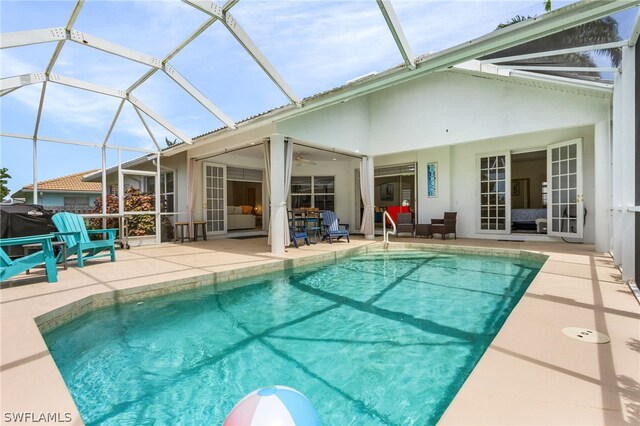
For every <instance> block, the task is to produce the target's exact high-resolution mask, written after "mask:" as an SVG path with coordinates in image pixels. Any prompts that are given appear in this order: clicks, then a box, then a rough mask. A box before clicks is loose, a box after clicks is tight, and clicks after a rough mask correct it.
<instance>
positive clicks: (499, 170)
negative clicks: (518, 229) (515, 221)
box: [477, 152, 511, 234]
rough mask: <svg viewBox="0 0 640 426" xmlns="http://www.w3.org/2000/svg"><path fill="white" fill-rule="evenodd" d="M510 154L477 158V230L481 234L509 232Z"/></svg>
mask: <svg viewBox="0 0 640 426" xmlns="http://www.w3.org/2000/svg"><path fill="white" fill-rule="evenodd" d="M510 164H511V159H510V153H509V152H504V153H497V154H493V155H483V156H479V157H478V163H477V166H478V173H479V175H480V176H479V177H480V188H479V189H480V199H479V202H480V215H479V216H478V219H479V222H478V230H479V231H480V232H483V233H492V234H508V233H509V232H511V209H508V208H507V206H508V205H510V203H511V199H510V195H511V193H510V191H507V188H508V186H507V182H509V181H510V179H511V176H510Z"/></svg>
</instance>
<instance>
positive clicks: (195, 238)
mask: <svg viewBox="0 0 640 426" xmlns="http://www.w3.org/2000/svg"><path fill="white" fill-rule="evenodd" d="M198 228H200V230H201V231H202V234H200V235H202V239H203V240H205V241H207V222H205V221H194V222H193V241H198Z"/></svg>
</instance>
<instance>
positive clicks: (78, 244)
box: [52, 212, 118, 268]
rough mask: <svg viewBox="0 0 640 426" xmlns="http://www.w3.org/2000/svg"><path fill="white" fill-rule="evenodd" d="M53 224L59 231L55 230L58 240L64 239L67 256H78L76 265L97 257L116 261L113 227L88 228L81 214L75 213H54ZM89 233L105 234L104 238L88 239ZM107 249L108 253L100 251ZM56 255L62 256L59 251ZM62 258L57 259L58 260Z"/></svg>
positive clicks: (79, 265)
mask: <svg viewBox="0 0 640 426" xmlns="http://www.w3.org/2000/svg"><path fill="white" fill-rule="evenodd" d="M52 220H53V224H54V225H55V226H56V228H57V229H58V231H59V232H55V235H56V236H57V237H58V240H60V241H64V242H65V243H66V245H67V256H71V255H73V254H75V255H76V257H77V258H78V267H80V268H82V267H84V261H85V260H89V259H95V258H97V257H106V256H111V261H112V262H115V261H116V248H115V238H116V232H117V231H118V230H117V229H115V228H111V229H89V230H87V227H86V226H85V224H84V219H83V218H82V216H80V215H77V214H75V213H68V212H62V213H56V214H54V215H53V217H52ZM90 234H106V235H107V239H106V240H90V239H89V235H90ZM104 250H108V253H102V252H103V251H104ZM58 256H62V253H60V254H59V255H58ZM60 260H62V259H58V261H60Z"/></svg>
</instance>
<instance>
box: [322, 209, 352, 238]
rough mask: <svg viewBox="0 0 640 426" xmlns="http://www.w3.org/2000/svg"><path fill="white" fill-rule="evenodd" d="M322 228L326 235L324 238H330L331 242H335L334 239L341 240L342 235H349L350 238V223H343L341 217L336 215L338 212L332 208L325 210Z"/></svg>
mask: <svg viewBox="0 0 640 426" xmlns="http://www.w3.org/2000/svg"><path fill="white" fill-rule="evenodd" d="M322 228H323V232H324V235H323V236H322V240H323V241H324V240H326V239H327V238H328V239H329V244H333V239H334V238H335V240H336V241H339V240H340V238H342V237H347V242H348V243H349V242H351V241H350V240H349V224H346V223H345V224H341V223H340V219H338V218H337V217H336V214H335V213H334V212H333V211H331V210H325V211H323V212H322Z"/></svg>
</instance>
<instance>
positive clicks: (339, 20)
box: [0, 0, 569, 192]
mask: <svg viewBox="0 0 640 426" xmlns="http://www.w3.org/2000/svg"><path fill="white" fill-rule="evenodd" d="M221 3H222V2H220V4H221ZM568 3H569V2H567V1H558V0H554V2H553V6H554V8H558V7H561V6H564V5H566V4H568ZM74 5H75V1H25V0H20V1H6V0H0V12H1V18H0V19H1V21H0V25H1V29H2V32H3V33H5V32H14V31H25V30H32V29H41V28H52V27H64V26H65V25H66V24H67V21H68V19H69V16H70V14H71V11H72V9H73V7H74ZM393 6H394V8H395V11H396V13H397V15H398V18H399V20H400V22H401V24H402V25H403V29H404V31H405V34H406V36H407V39H408V41H409V44H410V46H411V49H412V51H413V53H414V55H415V56H417V55H420V54H423V53H427V52H432V51H439V50H443V49H445V48H447V47H451V46H453V45H456V44H458V43H461V42H464V41H466V40H470V39H472V38H475V37H478V36H481V35H483V34H485V33H488V32H490V31H492V30H494V29H495V27H496V25H497V24H498V23H500V22H505V21H508V20H509V19H510V18H511V17H513V16H515V15H532V16H533V15H541V14H543V13H544V2H543V1H542V0H534V1H520V0H509V1H497V0H496V1H487V0H484V1H471V0H468V1H455V0H454V1H431V0H420V1H409V0H395V1H393ZM231 14H232V15H233V16H234V17H235V18H236V20H237V21H238V22H239V24H240V25H241V26H242V28H243V29H244V30H245V31H246V32H247V33H248V34H249V36H250V37H251V38H252V40H253V41H254V42H255V44H256V45H257V46H258V47H259V48H260V49H261V51H262V52H263V53H264V55H265V56H266V57H267V58H268V59H269V61H270V62H271V63H272V64H273V65H274V67H275V68H276V70H278V72H279V73H280V75H281V76H282V77H283V78H284V79H285V81H287V83H288V84H289V86H290V87H291V88H292V89H293V91H294V92H295V93H296V95H297V96H298V97H299V98H303V97H306V96H310V95H313V94H315V93H318V92H322V91H324V90H327V89H330V88H333V87H336V86H339V85H342V84H344V83H345V82H346V81H347V80H350V79H352V78H354V77H357V76H361V75H364V74H367V73H369V72H371V71H378V72H380V71H383V70H385V69H387V68H390V67H392V66H395V65H397V64H399V63H401V62H402V58H401V56H400V54H399V52H398V49H397V48H396V45H395V43H394V41H393V39H392V37H391V34H390V33H389V31H388V29H387V27H386V25H385V22H384V19H383V17H382V14H381V13H380V10H379V8H378V6H377V4H376V2H375V1H374V0H342V1H314V0H310V1H309V0H306V1H302V0H289V1H264V0H262V1H261V0H240V2H239V3H238V4H237V5H236V6H234V7H233V8H232V9H231ZM206 19H207V16H206V15H204V14H203V13H202V12H200V11H198V10H196V9H195V8H193V7H191V6H189V5H187V4H185V3H182V2H180V1H173V0H166V1H149V0H147V1H97V0H87V1H86V3H85V6H84V7H83V9H82V11H81V12H80V15H79V17H78V19H77V21H76V23H75V25H74V26H73V27H74V29H77V30H79V31H82V32H85V33H88V34H90V35H93V36H96V37H99V38H102V39H106V40H108V41H110V42H113V43H117V44H121V45H125V46H128V47H130V48H132V49H135V50H138V51H140V52H143V53H146V54H149V55H152V56H155V57H158V58H162V57H164V56H165V55H166V54H167V53H168V52H170V51H171V50H172V49H173V48H174V47H175V46H176V45H177V44H179V43H180V42H181V41H182V40H184V39H185V38H186V37H187V36H188V35H189V34H190V33H191V32H192V31H193V30H194V29H195V28H197V27H198V26H199V25H200V24H201V23H203V22H204V21H205V20H206ZM54 49H55V43H45V44H39V45H32V46H25V47H18V48H11V49H4V50H2V51H0V64H1V65H0V74H1V77H2V78H6V77H10V76H15V75H20V74H27V73H32V72H39V71H44V69H45V68H46V66H47V64H48V62H49V59H50V58H51V55H52V53H53V51H54ZM170 64H171V65H172V66H173V67H174V68H175V69H177V70H178V72H180V73H181V74H182V75H183V76H184V77H186V78H187V79H188V80H189V81H190V82H191V83H192V84H193V85H194V86H195V87H197V88H198V89H199V90H200V92H202V93H204V94H205V95H206V96H207V97H208V98H209V100H211V101H212V102H213V103H214V104H215V105H216V106H217V107H219V108H220V109H221V110H222V111H223V112H224V113H225V114H226V115H228V116H230V117H231V118H232V119H233V120H235V121H239V120H242V119H244V118H246V117H248V116H251V115H253V114H257V113H260V112H263V111H265V110H268V109H271V108H273V107H276V106H280V105H283V104H286V103H288V99H287V98H286V97H285V96H284V94H282V93H281V92H280V90H279V89H278V88H277V87H276V86H275V85H274V84H273V83H272V82H271V80H270V79H269V78H268V77H267V76H266V75H265V74H264V73H263V72H262V70H261V69H260V68H259V67H258V65H257V64H256V63H255V62H254V61H253V59H252V58H251V57H250V56H249V55H248V54H247V52H246V51H245V50H244V49H242V47H241V46H240V45H239V44H238V42H237V41H236V40H235V39H234V38H233V37H232V36H231V35H230V33H229V32H228V31H227V30H226V28H225V27H224V26H223V25H222V24H220V23H215V24H213V25H212V26H211V27H209V29H208V30H207V31H205V32H204V33H203V34H202V35H200V36H199V37H198V38H197V39H196V40H195V41H194V42H192V43H191V44H190V45H189V46H188V47H187V48H185V49H184V50H183V51H182V52H180V53H179V54H178V55H177V56H176V57H175V58H173V59H172V60H171V61H170ZM148 69H149V68H148V67H146V66H143V65H141V64H137V63H134V62H131V61H127V60H124V59H121V58H119V57H117V56H113V55H109V54H107V53H104V52H100V51H97V50H95V49H91V48H88V47H86V46H81V45H78V44H76V43H73V42H69V41H68V42H66V44H65V47H64V48H63V50H62V53H61V54H60V56H59V58H58V60H57V62H56V65H55V67H54V68H53V72H54V73H58V74H61V75H64V76H68V77H73V78H76V79H80V80H85V81H89V82H92V83H96V84H100V85H102V86H106V87H109V88H114V89H126V88H127V87H129V86H130V85H131V84H132V83H134V82H135V81H136V80H138V79H139V78H140V77H141V76H142V75H143V74H144V73H145V72H146V71H147V70H148ZM40 93H41V85H32V86H28V87H24V88H21V89H19V90H16V91H14V92H12V93H10V94H8V95H6V96H3V97H2V98H0V108H1V111H0V118H1V121H0V126H1V128H2V131H3V132H8V133H20V134H27V135H32V134H33V132H34V125H35V118H36V112H37V107H38V102H39V99H40ZM133 95H134V96H135V97H136V98H138V99H139V100H141V101H142V102H143V103H144V104H146V105H148V106H149V107H151V108H153V109H154V110H155V111H156V112H157V113H158V114H160V115H161V116H162V117H163V118H165V119H166V120H168V121H169V122H171V123H172V124H173V125H174V126H176V127H178V128H179V129H180V130H182V131H183V132H185V133H186V134H187V135H189V136H191V137H195V136H197V135H200V134H202V133H206V132H208V131H211V130H213V129H215V128H218V127H220V126H222V123H221V122H220V121H219V120H218V119H216V118H215V117H214V116H212V115H211V114H210V113H209V112H208V111H207V110H206V109H205V108H204V107H202V106H201V105H200V104H199V103H197V102H196V101H195V100H194V99H193V98H191V97H190V96H189V95H187V94H186V93H185V92H184V91H182V90H181V89H180V88H179V86H178V85H176V84H175V83H174V82H173V81H171V80H170V79H169V78H168V77H167V76H166V75H164V74H163V73H162V72H157V73H156V74H155V75H154V76H153V77H152V78H151V79H149V80H148V81H147V82H145V83H144V84H143V85H142V86H141V87H139V88H138V89H136V90H135V91H134V92H133ZM118 105H119V99H116V98H111V97H107V96H104V95H98V94H94V93H90V92H85V91H81V90H78V89H73V88H69V87H66V86H61V85H56V84H49V85H48V87H47V95H46V98H45V103H44V110H43V116H42V120H41V124H40V129H39V135H41V136H43V137H53V138H61V139H72V140H80V141H85V142H95V143H102V142H103V140H104V138H105V136H106V134H107V131H108V129H109V126H110V125H111V122H112V120H113V118H114V115H115V113H116V110H117V107H118ZM145 118H146V117H145ZM147 122H148V123H149V124H151V125H152V126H151V127H152V130H153V132H154V135H155V136H156V138H157V139H158V140H159V142H161V145H163V142H164V138H165V137H168V138H169V139H171V140H172V139H174V136H173V135H171V134H170V133H168V132H167V131H165V130H164V129H163V128H161V127H160V126H158V125H156V124H155V123H153V121H152V120H150V119H147ZM109 143H111V144H114V145H122V146H131V147H152V146H153V142H152V141H151V139H150V138H149V136H148V134H147V132H146V130H145V128H144V127H143V125H142V124H141V122H140V120H139V118H138V116H137V115H136V113H135V112H134V110H133V108H132V107H131V106H130V105H128V104H125V107H124V109H123V111H122V114H121V116H120V118H119V120H118V122H117V123H116V126H115V128H114V131H113V133H112V135H111V138H110V140H109ZM137 155H139V154H130V153H123V159H128V158H132V157H134V156H137ZM32 157H33V151H32V143H31V142H30V141H28V140H18V139H13V138H0V167H7V168H8V169H9V174H10V175H11V176H12V179H11V180H10V181H9V188H10V189H11V191H12V192H14V191H16V190H18V189H20V188H21V187H22V186H24V185H26V184H29V183H31V182H32V176H33V172H32ZM38 157H39V160H38V180H45V179H51V178H54V177H58V176H63V175H66V174H71V173H76V172H80V171H84V170H89V169H93V168H99V167H100V166H101V153H100V150H99V149H95V148H87V147H81V146H74V145H64V144H57V143H49V142H40V143H39V144H38ZM115 164H117V154H116V153H115V152H114V151H110V152H109V155H108V165H115Z"/></svg>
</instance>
